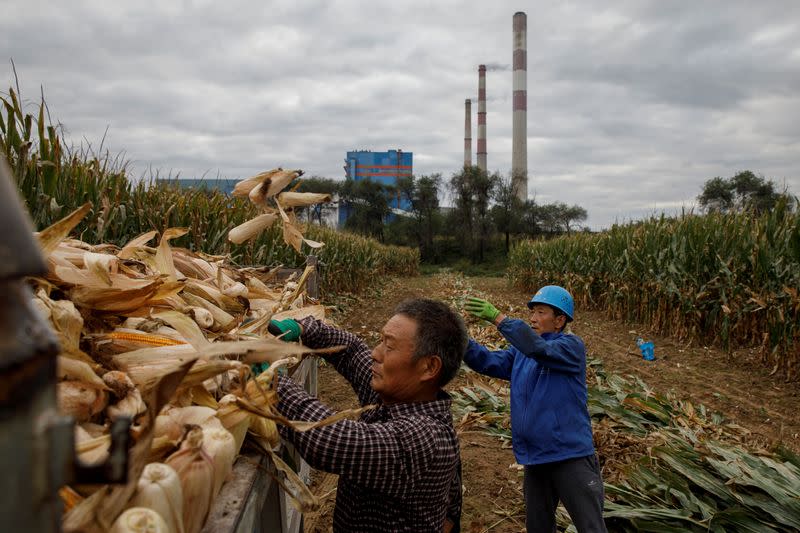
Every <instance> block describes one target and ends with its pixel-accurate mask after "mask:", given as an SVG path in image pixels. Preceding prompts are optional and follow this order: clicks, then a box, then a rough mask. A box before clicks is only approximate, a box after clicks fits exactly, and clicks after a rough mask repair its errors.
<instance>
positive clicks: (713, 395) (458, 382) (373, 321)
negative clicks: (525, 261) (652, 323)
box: [305, 274, 800, 533]
mask: <svg viewBox="0 0 800 533" xmlns="http://www.w3.org/2000/svg"><path fill="white" fill-rule="evenodd" d="M467 294H470V295H471V294H476V295H479V296H481V297H483V298H486V299H488V300H490V301H491V302H492V303H494V305H495V306H496V307H498V308H499V309H500V310H501V311H503V312H505V313H506V314H508V315H511V316H518V317H522V316H525V315H526V311H527V309H526V308H525V302H527V300H528V299H529V298H530V294H528V293H522V292H520V291H518V290H516V289H514V288H512V287H510V286H509V285H508V283H507V281H506V280H505V279H504V278H486V277H484V278H477V277H472V278H461V277H458V276H453V275H449V274H437V275H433V276H419V277H414V278H401V279H394V280H391V281H389V282H388V283H387V284H386V285H385V286H384V287H382V288H381V289H378V290H376V291H374V292H373V293H371V294H367V295H365V296H363V297H361V298H358V299H356V298H339V299H338V300H337V302H336V307H335V309H333V310H332V313H331V314H330V318H331V319H332V320H333V321H334V322H335V323H337V324H338V325H339V326H341V327H343V328H345V329H347V330H349V331H352V332H354V333H357V334H360V335H361V336H362V338H364V339H365V340H367V342H368V343H370V345H372V344H374V343H375V342H376V340H377V338H378V331H379V330H380V328H381V327H382V326H383V324H384V323H385V322H386V320H387V319H388V318H389V316H390V313H391V309H392V308H393V307H394V306H395V305H396V304H397V303H399V302H401V301H402V300H404V299H406V298H412V297H423V296H424V297H428V298H437V299H442V300H444V301H448V302H450V303H451V304H454V305H458V304H459V302H460V301H461V300H463V297H464V296H465V295H467ZM576 315H577V316H576V321H575V323H574V324H573V331H574V332H575V333H576V334H577V335H580V336H581V337H582V338H583V339H584V341H585V343H586V346H587V350H588V355H589V357H590V358H591V357H597V358H599V359H601V360H602V362H603V364H604V366H605V369H606V371H607V372H609V373H617V374H621V375H636V376H639V377H640V378H642V379H643V380H644V381H645V383H647V384H648V385H649V386H650V387H651V388H652V389H653V390H655V391H656V392H659V393H667V392H672V393H673V394H675V395H676V396H677V397H678V398H680V399H689V400H690V401H692V402H693V403H695V404H699V403H702V404H704V405H705V406H706V407H707V408H709V409H710V410H711V411H718V412H720V413H722V414H724V415H725V416H726V418H727V419H728V420H732V421H735V422H736V423H737V424H739V425H740V426H743V427H744V428H747V429H748V430H749V431H751V432H752V433H753V435H752V436H753V439H752V440H751V442H752V443H753V445H757V446H766V447H769V446H772V445H774V444H776V443H778V442H782V443H783V444H784V445H786V446H787V447H789V448H791V449H793V450H795V451H800V417H798V416H797V415H796V413H797V406H798V403H800V397H799V396H800V392H799V391H798V384H797V383H785V382H783V381H782V380H781V379H780V378H777V377H776V376H770V375H769V369H765V368H763V367H762V366H760V365H759V363H758V361H757V360H756V358H755V356H754V355H753V354H752V353H750V352H748V351H746V350H742V351H740V352H737V353H736V354H735V355H734V356H733V357H729V356H728V355H726V354H725V353H723V352H721V351H719V350H717V349H714V348H710V347H706V346H699V345H697V344H696V343H694V344H692V343H680V342H676V341H675V340H674V339H671V338H669V337H661V336H658V335H654V334H652V333H650V332H648V331H647V330H646V329H645V328H643V327H642V326H640V325H636V324H625V323H621V322H616V321H610V320H607V319H606V318H605V317H604V316H603V314H602V313H600V312H597V311H583V310H581V309H576ZM465 316H466V315H465ZM468 324H469V325H470V326H471V328H472V327H474V326H475V325H476V323H475V322H474V321H470V320H468ZM637 337H643V338H645V339H646V340H651V341H653V342H654V344H655V354H656V360H655V361H644V360H643V359H642V357H641V355H640V353H639V351H638V349H637V347H636V343H635V341H636V338H637ZM465 383H466V381H465V378H464V376H463V373H462V374H459V376H458V377H457V378H456V379H455V380H454V381H453V382H452V383H451V384H450V385H448V389H452V388H457V387H459V386H462V385H464V384H465ZM319 391H320V392H319V395H320V398H321V399H322V400H323V401H324V402H326V403H327V404H329V405H331V406H332V407H334V408H339V409H344V408H349V407H355V406H356V405H357V402H356V398H355V395H354V394H353V392H352V389H350V386H349V385H348V384H347V382H345V381H344V380H343V379H342V378H341V377H340V376H339V375H338V374H337V373H336V372H335V371H334V370H333V369H332V368H331V367H330V366H325V365H323V366H322V367H321V368H320V374H319ZM460 439H461V455H462V462H463V485H464V489H465V492H464V506H463V514H462V530H463V531H467V532H470V533H488V532H489V531H492V532H495V533H511V532H520V531H524V530H525V528H524V514H523V508H524V506H523V499H522V486H521V481H522V477H521V472H520V471H519V470H518V469H517V468H515V461H514V456H513V454H512V452H511V449H510V448H508V447H506V446H503V445H502V443H501V441H500V440H499V439H497V438H494V437H490V436H488V435H485V434H483V433H481V432H478V431H469V430H467V431H463V432H462V433H461V434H460ZM601 459H602V458H601ZM312 480H313V486H312V490H313V491H314V492H315V494H317V495H318V496H319V497H320V498H321V499H322V501H323V506H322V508H321V509H320V511H318V512H316V513H313V514H307V515H306V516H305V531H306V532H309V533H310V532H314V533H317V532H320V533H321V532H327V531H330V530H331V522H332V517H333V506H334V502H335V494H336V491H335V489H336V476H334V475H331V474H326V473H323V472H314V473H313V476H312Z"/></svg>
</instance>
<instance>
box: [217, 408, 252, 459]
mask: <svg viewBox="0 0 800 533" xmlns="http://www.w3.org/2000/svg"><path fill="white" fill-rule="evenodd" d="M251 416H252V415H250V413H248V412H247V411H244V410H243V409H242V408H240V407H239V406H238V405H237V404H236V395H234V394H226V395H225V396H223V397H222V398H221V399H220V401H219V408H218V409H217V418H219V420H220V422H221V423H222V425H223V426H224V427H225V429H227V430H228V431H230V433H231V435H233V440H234V443H235V445H236V453H237V454H238V453H239V451H240V450H241V449H242V444H243V443H244V438H245V436H246V435H247V428H248V427H249V426H250V419H251Z"/></svg>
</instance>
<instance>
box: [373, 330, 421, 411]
mask: <svg viewBox="0 0 800 533" xmlns="http://www.w3.org/2000/svg"><path fill="white" fill-rule="evenodd" d="M416 338H417V323H416V321H414V320H413V319H411V318H408V317H407V316H404V315H394V316H393V317H392V318H390V319H389V321H388V322H386V324H385V325H384V326H383V329H382V330H381V341H380V343H379V344H378V345H377V346H376V347H375V348H374V349H373V350H372V388H373V389H374V390H375V392H377V393H378V394H379V395H380V396H381V399H382V400H383V401H384V403H396V402H400V401H413V400H414V399H415V398H416V397H417V394H418V393H419V391H420V390H421V385H422V383H421V381H420V380H421V378H422V375H423V373H424V371H425V364H424V363H425V359H426V358H425V357H422V358H420V359H419V360H417V361H413V360H412V356H413V354H414V348H415V343H416Z"/></svg>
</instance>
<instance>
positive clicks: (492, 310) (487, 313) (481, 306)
mask: <svg viewBox="0 0 800 533" xmlns="http://www.w3.org/2000/svg"><path fill="white" fill-rule="evenodd" d="M464 309H466V310H467V312H468V313H470V314H472V315H475V316H476V317H478V318H482V319H484V320H488V321H489V322H494V320H495V319H496V318H497V315H499V314H500V311H499V310H498V309H497V308H496V307H495V306H493V305H492V304H490V303H489V302H487V301H486V300H481V299H480V298H473V297H469V298H467V303H466V304H464Z"/></svg>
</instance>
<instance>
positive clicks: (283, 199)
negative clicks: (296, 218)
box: [278, 192, 331, 208]
mask: <svg viewBox="0 0 800 533" xmlns="http://www.w3.org/2000/svg"><path fill="white" fill-rule="evenodd" d="M330 201H331V195H330V194H323V193H316V192H282V193H280V194H279V195H278V203H280V204H281V206H283V207H284V208H288V207H305V206H309V205H316V204H321V203H324V202H330Z"/></svg>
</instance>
